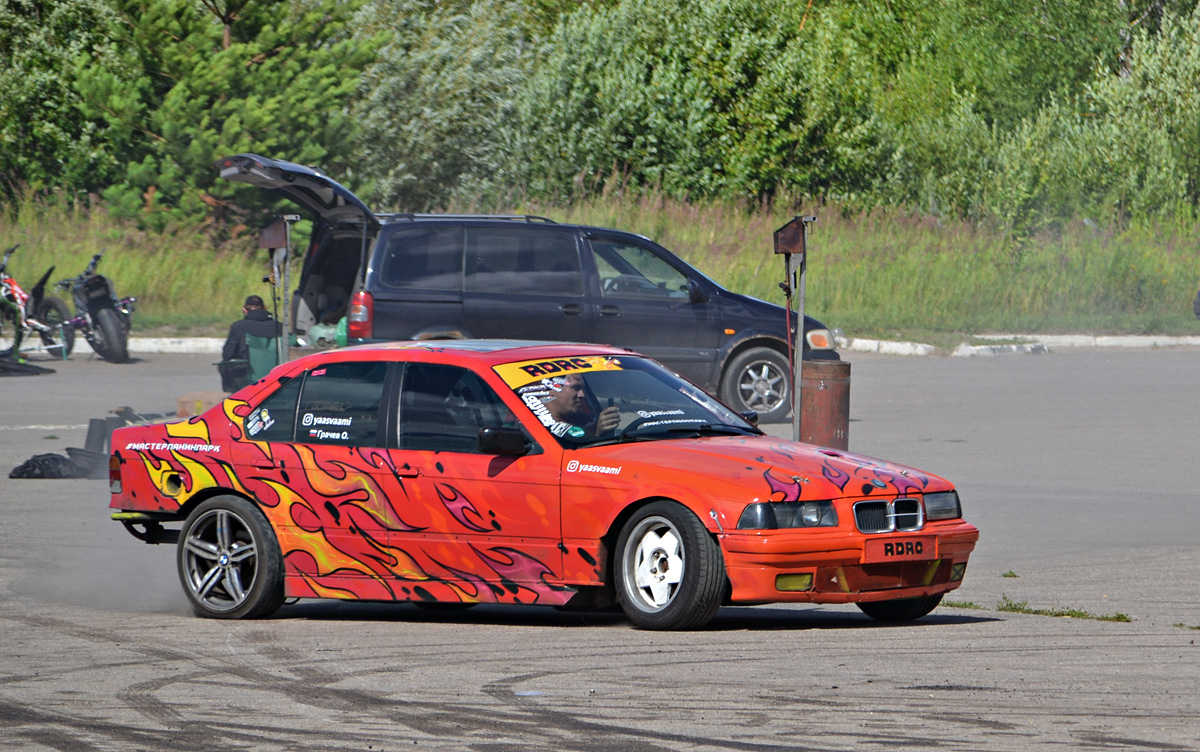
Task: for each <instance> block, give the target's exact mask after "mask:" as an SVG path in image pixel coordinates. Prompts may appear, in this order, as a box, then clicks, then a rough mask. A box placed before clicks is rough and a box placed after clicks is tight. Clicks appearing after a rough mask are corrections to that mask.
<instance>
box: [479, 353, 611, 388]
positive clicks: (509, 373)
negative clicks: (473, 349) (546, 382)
mask: <svg viewBox="0 0 1200 752" xmlns="http://www.w3.org/2000/svg"><path fill="white" fill-rule="evenodd" d="M620 370H621V361H620V359H618V358H613V357H610V356H607V355H589V356H586V357H582V358H559V359H555V360H524V361H521V362H519V363H504V364H502V365H498V366H495V371H496V373H497V375H499V376H500V378H501V379H503V380H504V383H505V384H508V386H509V388H511V389H520V388H521V387H523V386H525V385H527V384H532V383H533V382H535V381H541V380H542V379H549V378H553V377H555V376H567V375H569V374H572V373H587V372H589V371H620Z"/></svg>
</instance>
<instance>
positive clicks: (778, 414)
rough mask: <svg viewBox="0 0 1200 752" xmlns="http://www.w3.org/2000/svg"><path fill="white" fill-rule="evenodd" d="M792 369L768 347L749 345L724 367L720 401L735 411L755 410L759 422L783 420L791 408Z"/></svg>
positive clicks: (780, 355) (776, 352) (777, 352)
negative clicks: (748, 347) (747, 348)
mask: <svg viewBox="0 0 1200 752" xmlns="http://www.w3.org/2000/svg"><path fill="white" fill-rule="evenodd" d="M791 374H792V369H791V365H790V364H789V363H788V361H787V357H786V356H784V355H783V354H782V353H780V352H779V351H778V350H774V349H772V348H770V347H751V348H750V349H749V350H746V351H744V352H741V353H739V354H738V355H737V356H736V357H734V359H733V360H731V361H730V362H729V364H728V365H726V366H725V372H724V374H723V375H722V376H721V400H722V401H723V402H725V404H727V405H729V406H730V407H732V408H733V409H734V410H736V411H737V412H745V411H747V410H754V411H755V412H757V413H758V420H759V422H760V423H782V422H783V421H785V420H787V416H788V413H789V412H790V411H791V409H792V376H791Z"/></svg>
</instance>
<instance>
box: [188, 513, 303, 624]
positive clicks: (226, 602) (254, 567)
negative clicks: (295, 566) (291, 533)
mask: <svg viewBox="0 0 1200 752" xmlns="http://www.w3.org/2000/svg"><path fill="white" fill-rule="evenodd" d="M176 563H177V564H178V567H179V580H180V582H182V583H183V592H185V593H187V597H188V600H190V601H191V602H192V608H194V609H195V611H196V614H197V615H198V616H205V617H208V618H210V619H256V618H262V617H265V616H270V615H271V614H273V613H275V612H276V611H277V610H278V609H279V607H280V606H282V605H283V600H284V597H283V554H281V553H280V551H279V542H278V541H277V540H276V538H275V531H274V530H272V529H271V525H270V523H268V522H267V518H266V517H264V516H263V514H262V512H261V511H259V509H258V507H256V506H254V505H253V504H251V503H250V502H248V501H246V500H245V499H243V498H241V497H238V496H217V497H215V498H212V499H209V500H208V501H206V502H204V503H203V504H201V505H200V506H198V507H196V509H195V510H194V511H193V512H192V513H191V514H190V515H188V518H187V522H186V523H184V526H183V530H181V531H180V534H179V546H178V550H177V551H176ZM247 583H248V584H247Z"/></svg>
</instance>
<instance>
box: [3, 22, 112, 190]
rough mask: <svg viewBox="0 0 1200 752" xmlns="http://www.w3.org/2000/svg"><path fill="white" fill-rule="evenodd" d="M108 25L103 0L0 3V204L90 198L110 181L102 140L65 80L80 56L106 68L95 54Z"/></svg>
mask: <svg viewBox="0 0 1200 752" xmlns="http://www.w3.org/2000/svg"><path fill="white" fill-rule="evenodd" d="M115 20H116V19H115V16H114V14H113V12H112V10H111V8H110V7H109V6H108V5H107V4H106V3H104V2H103V0H63V1H57V2H56V1H55V0H49V1H47V2H35V1H34V0H0V197H3V198H6V199H8V200H11V199H12V198H13V197H14V194H15V191H17V190H19V189H21V188H28V189H32V190H34V191H44V190H48V189H61V190H63V191H65V192H67V193H68V194H73V193H75V192H76V191H93V190H98V189H99V188H101V187H102V186H104V185H106V184H107V182H108V181H109V180H110V179H111V178H112V176H113V174H114V172H115V169H116V165H117V155H116V152H115V149H114V146H113V144H112V143H111V142H110V141H109V136H110V134H109V133H108V132H107V131H106V128H105V124H104V121H102V120H96V119H93V118H89V117H87V116H86V115H85V114H84V112H83V103H82V101H81V99H80V96H79V92H78V91H77V90H76V88H75V86H74V75H73V73H74V71H75V66H76V60H77V59H78V58H80V57H81V56H85V55H86V56H90V57H91V58H92V59H93V60H94V61H95V63H96V64H98V65H103V66H106V67H109V68H112V67H113V66H114V64H115V61H114V60H113V59H112V58H111V57H110V56H108V55H105V54H104V53H103V51H102V50H101V49H100V48H101V47H102V44H103V42H104V40H105V38H106V37H107V35H108V34H110V33H111V32H112V28H113V24H114V22H115ZM114 75H115V76H119V75H120V72H119V71H118V72H117V73H115V74H114Z"/></svg>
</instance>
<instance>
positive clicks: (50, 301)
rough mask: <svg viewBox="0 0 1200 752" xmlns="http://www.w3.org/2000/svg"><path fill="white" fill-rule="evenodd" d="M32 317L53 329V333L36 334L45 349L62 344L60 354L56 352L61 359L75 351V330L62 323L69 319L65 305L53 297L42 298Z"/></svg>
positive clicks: (68, 312) (68, 310) (69, 312)
mask: <svg viewBox="0 0 1200 752" xmlns="http://www.w3.org/2000/svg"><path fill="white" fill-rule="evenodd" d="M34 316H35V317H36V318H37V320H38V321H40V322H42V323H43V324H45V325H46V326H48V327H50V328H51V329H53V330H54V331H53V332H38V334H39V335H40V336H41V338H42V344H43V345H45V346H46V347H54V346H55V345H58V344H60V343H61V344H62V352H57V351H56V353H55V354H56V355H59V356H61V357H63V358H65V357H67V356H68V355H70V354H71V351H72V350H74V349H75V330H74V329H72V328H70V327H65V326H63V325H62V324H63V322H64V321H66V320H67V319H69V318H71V310H70V309H69V308H67V304H66V303H64V302H62V301H61V300H59V299H58V298H55V297H45V298H42V302H41V303H39V304H38V307H37V311H35V312H34Z"/></svg>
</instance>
